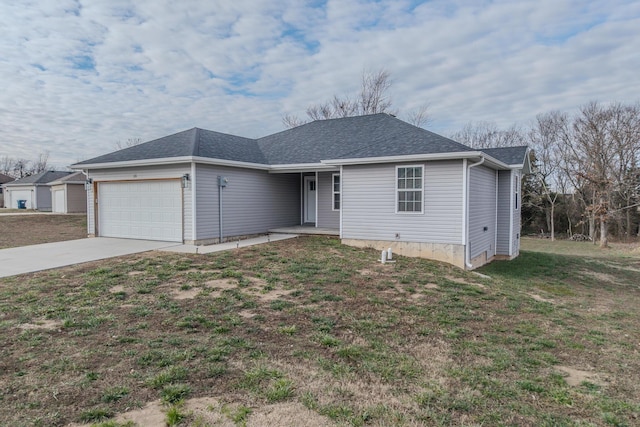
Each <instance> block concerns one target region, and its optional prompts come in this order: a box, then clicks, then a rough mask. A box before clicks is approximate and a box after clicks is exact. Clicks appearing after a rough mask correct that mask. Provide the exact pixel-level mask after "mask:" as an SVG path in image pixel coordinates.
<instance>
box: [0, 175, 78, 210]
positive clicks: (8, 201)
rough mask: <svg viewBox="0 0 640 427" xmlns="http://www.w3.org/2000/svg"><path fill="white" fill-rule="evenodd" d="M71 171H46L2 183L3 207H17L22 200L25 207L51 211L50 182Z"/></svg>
mask: <svg viewBox="0 0 640 427" xmlns="http://www.w3.org/2000/svg"><path fill="white" fill-rule="evenodd" d="M72 173H73V172H59V171H46V172H41V173H38V174H35V175H31V176H26V177H24V178H20V179H17V180H15V181H12V182H9V183H6V184H4V185H3V187H4V199H5V207H8V208H14V209H17V208H18V207H19V200H24V201H25V204H26V206H25V207H26V209H37V210H40V211H45V212H48V211H51V186H50V183H51V182H52V181H55V180H58V179H60V178H63V177H65V176H67V175H71V174H72Z"/></svg>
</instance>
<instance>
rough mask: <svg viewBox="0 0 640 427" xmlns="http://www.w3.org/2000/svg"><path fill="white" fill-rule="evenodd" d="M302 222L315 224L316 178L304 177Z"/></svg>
mask: <svg viewBox="0 0 640 427" xmlns="http://www.w3.org/2000/svg"><path fill="white" fill-rule="evenodd" d="M304 222H305V223H307V222H310V223H315V222H316V177H315V176H305V177H304Z"/></svg>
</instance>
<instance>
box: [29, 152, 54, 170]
mask: <svg viewBox="0 0 640 427" xmlns="http://www.w3.org/2000/svg"><path fill="white" fill-rule="evenodd" d="M50 169H51V167H50V166H49V152H48V151H45V152H44V153H40V154H39V155H38V157H37V158H36V160H34V161H33V162H31V168H30V173H31V174H32V175H35V174H37V173H40V172H45V171H47V170H50Z"/></svg>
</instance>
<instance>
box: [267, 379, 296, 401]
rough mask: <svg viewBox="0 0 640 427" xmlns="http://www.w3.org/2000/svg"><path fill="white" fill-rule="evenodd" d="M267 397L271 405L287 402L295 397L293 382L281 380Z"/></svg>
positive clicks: (270, 389) (271, 388) (269, 390)
mask: <svg viewBox="0 0 640 427" xmlns="http://www.w3.org/2000/svg"><path fill="white" fill-rule="evenodd" d="M265 396H266V398H267V400H268V401H269V402H271V403H273V402H281V401H283V400H287V399H289V398H290V397H292V396H293V382H291V381H290V380H288V379H286V378H280V379H279V380H277V381H276V382H275V383H274V384H273V386H271V387H270V388H269V389H268V390H267V391H266V392H265Z"/></svg>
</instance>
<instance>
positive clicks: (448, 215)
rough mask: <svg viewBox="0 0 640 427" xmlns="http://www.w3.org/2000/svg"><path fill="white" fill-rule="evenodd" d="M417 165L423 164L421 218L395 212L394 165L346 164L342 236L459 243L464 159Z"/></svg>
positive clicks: (419, 215)
mask: <svg viewBox="0 0 640 427" xmlns="http://www.w3.org/2000/svg"><path fill="white" fill-rule="evenodd" d="M410 164H411V165H414V164H416V163H410ZM420 164H423V165H424V193H423V202H424V211H423V213H421V214H420V213H396V164H379V165H365V166H344V167H343V170H342V237H343V238H345V239H365V240H387V241H395V240H399V241H406V242H433V243H451V244H460V243H461V242H462V212H463V211H462V205H463V194H462V188H463V179H462V178H463V166H462V161H460V160H455V161H434V162H427V163H420ZM396 235H397V237H396Z"/></svg>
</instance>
